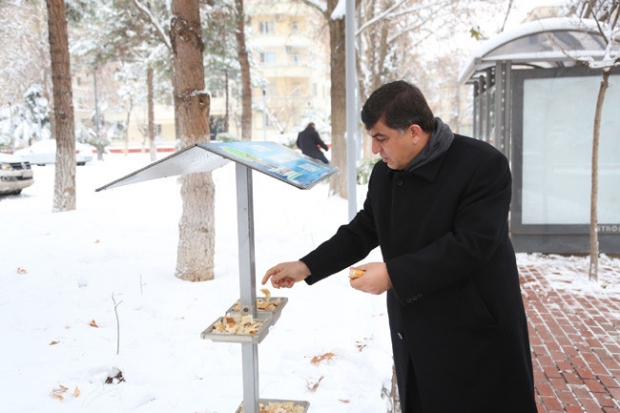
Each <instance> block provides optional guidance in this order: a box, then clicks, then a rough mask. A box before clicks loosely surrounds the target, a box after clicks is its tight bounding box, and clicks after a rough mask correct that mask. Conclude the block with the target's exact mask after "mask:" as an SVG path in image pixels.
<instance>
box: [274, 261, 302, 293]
mask: <svg viewBox="0 0 620 413" xmlns="http://www.w3.org/2000/svg"><path fill="white" fill-rule="evenodd" d="M308 276H310V269H309V268H308V267H307V266H306V264H305V263H304V262H303V261H290V262H283V263H280V264H278V265H276V266H275V267H273V268H271V269H269V270H268V271H267V272H266V273H265V276H264V277H263V281H262V284H263V285H264V284H266V283H267V281H269V279H270V278H271V285H272V286H273V287H274V288H282V287H285V288H291V287H292V286H293V285H295V283H296V282H299V281H303V280H305V279H306V278H308Z"/></svg>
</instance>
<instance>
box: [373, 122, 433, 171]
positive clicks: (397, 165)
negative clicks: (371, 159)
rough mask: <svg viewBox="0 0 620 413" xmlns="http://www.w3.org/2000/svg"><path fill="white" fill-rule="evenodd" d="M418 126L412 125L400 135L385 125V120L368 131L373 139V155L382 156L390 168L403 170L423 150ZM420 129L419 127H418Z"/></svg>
mask: <svg viewBox="0 0 620 413" xmlns="http://www.w3.org/2000/svg"><path fill="white" fill-rule="evenodd" d="M415 126H417V125H411V126H410V127H409V129H407V130H406V131H405V132H404V133H402V134H401V133H399V132H398V131H397V130H396V129H392V128H390V127H388V126H386V125H385V123H383V119H379V121H378V122H377V123H376V124H375V125H374V126H373V127H372V128H371V129H369V130H368V135H370V137H371V138H372V153H373V154H375V155H376V154H379V155H381V159H383V162H385V163H387V166H388V168H390V169H394V170H397V171H398V170H403V169H405V167H406V166H407V165H409V162H411V160H412V159H413V158H414V157H415V156H416V155H417V154H418V153H419V152H420V151H421V150H422V149H421V148H418V147H419V145H418V144H417V143H418V141H419V137H418V136H417V133H416V128H415ZM417 128H418V129H419V126H418V127H417Z"/></svg>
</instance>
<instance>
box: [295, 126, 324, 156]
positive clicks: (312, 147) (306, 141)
mask: <svg viewBox="0 0 620 413" xmlns="http://www.w3.org/2000/svg"><path fill="white" fill-rule="evenodd" d="M296 143H297V147H298V148H299V149H300V150H301V153H303V154H304V155H306V156H310V157H311V158H321V157H322V156H323V152H321V150H320V149H319V146H320V147H321V148H323V149H325V150H326V151H327V150H329V148H328V146H327V145H326V144H325V142H323V139H321V137H320V136H319V133H318V132H317V131H316V130H315V129H314V128H313V127H312V126H308V127H306V129H304V130H302V131H301V132H299V134H298V135H297V142H296Z"/></svg>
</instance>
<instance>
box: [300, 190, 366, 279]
mask: <svg viewBox="0 0 620 413" xmlns="http://www.w3.org/2000/svg"><path fill="white" fill-rule="evenodd" d="M368 185H369V187H370V185H372V179H371V181H370V182H369V184H368ZM377 245H378V241H377V232H376V230H375V224H374V220H373V215H372V210H371V205H370V202H369V200H368V198H367V199H366V201H365V202H364V207H363V208H362V209H361V210H360V211H359V212H358V213H357V215H356V216H355V217H354V218H353V219H352V220H351V222H350V223H348V224H347V225H342V226H341V227H340V228H338V231H336V234H334V236H332V237H331V238H330V239H328V240H327V241H325V242H323V243H322V244H321V245H319V246H318V247H317V248H316V249H315V250H314V251H312V252H310V253H309V254H308V255H306V256H305V257H303V258H301V261H303V262H304V263H305V264H306V265H307V266H308V268H309V269H310V272H311V275H310V276H309V277H308V278H306V282H307V283H308V284H310V285H311V284H314V283H315V282H317V281H320V280H322V279H324V278H327V277H328V276H330V275H332V274H335V273H337V272H339V271H342V270H343V269H345V268H347V267H349V266H351V265H353V264H355V263H356V262H358V261H360V260H362V259H363V258H364V257H366V256H367V255H368V254H369V253H370V252H371V251H372V250H373V249H375V248H376V247H377Z"/></svg>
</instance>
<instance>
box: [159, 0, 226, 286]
mask: <svg viewBox="0 0 620 413" xmlns="http://www.w3.org/2000/svg"><path fill="white" fill-rule="evenodd" d="M172 14H173V17H172V19H171V22H170V39H171V43H172V49H173V56H174V98H175V103H176V108H177V118H178V130H179V133H180V138H181V146H182V147H186V146H188V145H192V144H194V143H198V142H205V141H208V139H209V109H210V97H209V94H208V93H206V91H205V90H204V89H205V81H204V66H203V60H202V59H203V56H202V54H203V50H204V43H203V41H202V37H201V33H202V31H201V26H200V13H199V5H198V0H173V1H172ZM181 180H182V186H181V197H182V198H183V213H182V215H181V220H180V222H179V245H178V251H177V267H176V273H175V275H176V276H177V277H178V278H181V279H183V280H189V281H206V280H212V279H213V276H214V274H213V256H214V254H213V252H214V247H215V232H214V218H213V216H214V215H213V212H214V209H213V204H214V197H215V196H214V195H215V187H214V184H213V178H212V176H211V173H197V174H189V175H184V176H183V177H182V178H181Z"/></svg>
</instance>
